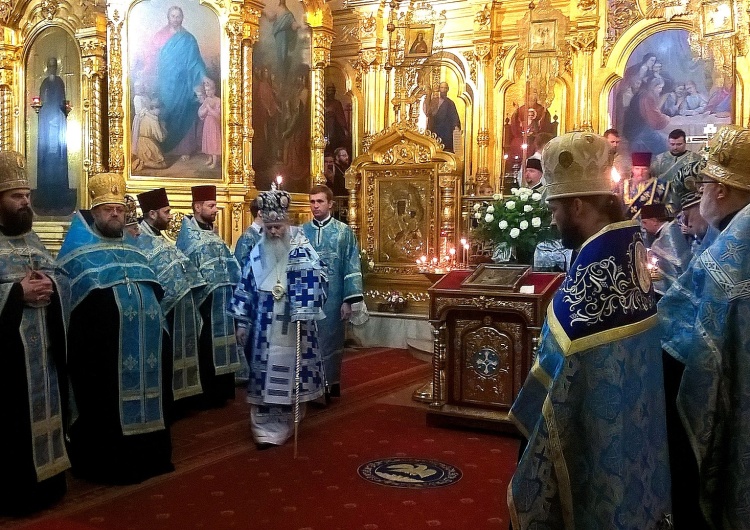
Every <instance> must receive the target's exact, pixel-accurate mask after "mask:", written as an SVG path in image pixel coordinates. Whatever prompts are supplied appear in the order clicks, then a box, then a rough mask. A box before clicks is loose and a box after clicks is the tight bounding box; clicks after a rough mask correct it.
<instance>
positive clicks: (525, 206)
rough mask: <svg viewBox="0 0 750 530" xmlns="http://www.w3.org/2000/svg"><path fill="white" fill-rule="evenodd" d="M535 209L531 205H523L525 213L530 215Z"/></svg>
mask: <svg viewBox="0 0 750 530" xmlns="http://www.w3.org/2000/svg"><path fill="white" fill-rule="evenodd" d="M533 209H534V208H533V207H532V206H531V205H530V204H524V205H523V211H524V212H527V213H528V212H530V211H531V210H533Z"/></svg>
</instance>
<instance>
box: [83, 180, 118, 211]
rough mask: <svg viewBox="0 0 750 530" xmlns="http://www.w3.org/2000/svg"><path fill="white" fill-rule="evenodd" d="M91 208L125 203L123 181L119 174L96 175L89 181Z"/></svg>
mask: <svg viewBox="0 0 750 530" xmlns="http://www.w3.org/2000/svg"><path fill="white" fill-rule="evenodd" d="M89 196H90V197H91V207H92V208H94V207H95V206H99V205H100V204H122V205H123V206H125V205H126V203H125V179H124V178H122V175H120V174H119V173H97V174H96V175H94V176H93V177H91V178H90V179H89Z"/></svg>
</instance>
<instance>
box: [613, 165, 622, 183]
mask: <svg viewBox="0 0 750 530" xmlns="http://www.w3.org/2000/svg"><path fill="white" fill-rule="evenodd" d="M611 176H612V182H614V183H615V184H619V182H620V180H621V179H622V177H621V176H620V172H619V171H617V169H615V168H614V167H612V171H611Z"/></svg>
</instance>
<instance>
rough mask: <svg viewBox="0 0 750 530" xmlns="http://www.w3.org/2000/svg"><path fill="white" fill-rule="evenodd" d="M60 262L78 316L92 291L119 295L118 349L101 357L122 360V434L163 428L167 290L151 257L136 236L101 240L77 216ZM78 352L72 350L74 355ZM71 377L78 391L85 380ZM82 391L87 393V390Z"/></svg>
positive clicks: (80, 331)
mask: <svg viewBox="0 0 750 530" xmlns="http://www.w3.org/2000/svg"><path fill="white" fill-rule="evenodd" d="M57 260H58V265H59V266H60V267H61V268H62V269H63V270H64V271H65V272H66V273H67V275H68V277H69V278H70V284H71V307H72V311H73V312H74V314H75V310H76V308H77V307H78V306H79V305H80V304H81V303H82V302H83V301H84V300H85V299H86V298H87V297H88V296H89V295H90V294H91V293H93V292H95V291H97V290H100V291H106V290H111V292H112V293H113V294H114V300H115V303H116V306H117V313H118V314H119V322H117V323H116V325H115V326H113V327H112V328H111V329H112V333H117V334H118V335H117V340H115V341H113V344H114V343H116V344H117V345H118V351H117V352H109V351H102V352H101V355H102V356H106V355H114V354H116V355H117V356H118V361H117V367H118V377H117V379H118V384H119V417H120V425H121V428H122V432H123V434H124V435H131V434H141V433H147V432H152V431H157V430H162V429H164V414H163V395H162V358H161V351H162V331H163V330H164V329H166V325H165V322H164V318H163V315H162V311H161V307H160V305H159V297H161V295H162V289H161V287H160V285H159V281H158V279H157V277H156V274H155V273H154V271H153V269H151V267H150V265H149V263H148V260H147V258H146V256H145V255H144V254H143V253H142V252H141V251H140V250H138V249H137V248H136V246H135V241H134V239H133V238H132V237H129V236H124V237H120V238H106V237H102V236H101V235H99V234H98V233H97V232H95V231H94V230H93V229H92V227H91V226H90V225H89V222H88V221H87V220H86V219H85V218H84V217H83V215H82V213H81V212H78V213H77V214H76V215H75V216H74V217H73V221H72V223H71V225H70V230H69V231H68V234H67V235H66V237H65V241H64V242H63V245H62V248H61V249H60V253H59V254H58V257H57ZM72 328H73V326H72V325H71V334H85V333H86V332H85V330H84V329H72ZM97 331H99V330H97ZM78 338H81V337H80V336H79V337H78ZM82 340H84V341H85V338H82ZM69 342H70V338H69ZM93 346H96V345H93ZM99 346H100V347H103V348H105V346H104V345H99ZM77 353H78V352H70V355H71V357H72V356H74V355H76V354H77ZM84 362H87V361H84ZM82 368H84V369H85V367H82ZM85 377H88V376H85ZM108 377H109V375H108ZM71 379H72V380H73V390H74V393H75V392H76V387H77V386H78V385H77V383H76V381H83V380H84V377H79V376H78V374H77V373H76V370H74V369H73V368H71ZM81 384H82V385H83V383H81ZM80 393H81V394H83V390H81V391H80ZM76 397H77V398H80V397H81V396H80V395H76ZM78 408H79V409H80V411H81V415H82V417H83V416H84V412H83V411H84V410H85V404H82V403H78ZM84 420H86V421H87V420H88V419H87V418H84ZM90 420H91V421H95V420H94V419H93V418H91V419H90Z"/></svg>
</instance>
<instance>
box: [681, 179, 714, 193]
mask: <svg viewBox="0 0 750 530" xmlns="http://www.w3.org/2000/svg"><path fill="white" fill-rule="evenodd" d="M715 183H716V181H715V180H701V179H697V178H694V177H687V178H686V179H685V187H686V188H687V189H689V190H690V191H696V192H698V193H701V192H702V191H703V187H704V186H705V185H706V184H715Z"/></svg>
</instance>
